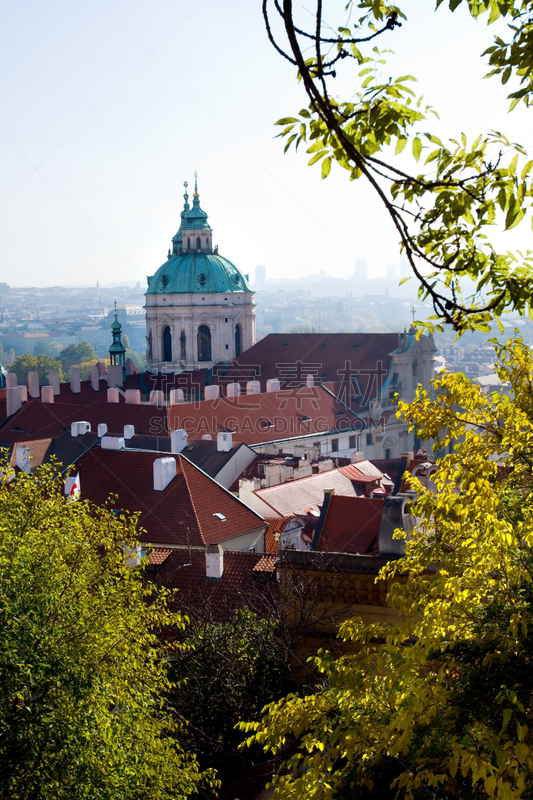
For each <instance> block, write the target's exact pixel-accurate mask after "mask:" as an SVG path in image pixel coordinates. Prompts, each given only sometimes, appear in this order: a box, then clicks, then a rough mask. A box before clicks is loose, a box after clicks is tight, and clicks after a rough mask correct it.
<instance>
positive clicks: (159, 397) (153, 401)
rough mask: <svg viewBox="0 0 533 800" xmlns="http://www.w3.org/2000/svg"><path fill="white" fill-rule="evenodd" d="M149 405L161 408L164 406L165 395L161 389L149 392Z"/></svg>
mask: <svg viewBox="0 0 533 800" xmlns="http://www.w3.org/2000/svg"><path fill="white" fill-rule="evenodd" d="M150 405H151V406H157V407H158V408H163V407H164V405H165V393H164V392H163V391H162V390H161V389H153V390H152V391H151V392H150Z"/></svg>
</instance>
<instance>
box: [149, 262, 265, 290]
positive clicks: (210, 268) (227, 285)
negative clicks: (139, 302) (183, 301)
mask: <svg viewBox="0 0 533 800" xmlns="http://www.w3.org/2000/svg"><path fill="white" fill-rule="evenodd" d="M249 291H250V289H249V288H248V284H247V282H246V278H245V277H244V275H242V274H241V273H240V272H239V270H238V269H237V267H236V266H235V264H232V263H231V261H228V259H227V258H224V257H223V256H219V255H218V254H215V253H213V254H211V253H180V254H179V255H176V256H173V257H171V258H170V259H169V260H168V261H167V262H166V263H165V264H163V265H162V266H161V267H159V269H158V270H157V272H156V273H155V275H152V277H151V278H148V291H147V293H146V294H190V293H202V292H203V293H211V292H249Z"/></svg>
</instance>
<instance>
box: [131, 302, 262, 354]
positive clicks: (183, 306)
mask: <svg viewBox="0 0 533 800" xmlns="http://www.w3.org/2000/svg"><path fill="white" fill-rule="evenodd" d="M166 325H168V326H169V328H170V331H171V335H172V362H163V330H164V328H165V326H166ZM201 325H207V327H208V328H209V330H210V331H211V361H199V360H198V344H197V342H198V328H199V327H200V326H201ZM236 325H240V326H241V352H244V351H245V350H248V348H250V347H251V346H252V345H253V344H255V305H254V295H253V293H252V292H226V293H222V292H220V293H206V294H205V295H203V294H200V293H191V294H168V295H162V294H154V295H150V294H149V295H146V334H147V337H149V336H150V334H151V338H152V354H151V358H150V353H149V348H148V347H147V357H148V366H149V368H155V369H159V368H161V367H163V366H166V367H167V368H168V367H170V368H172V367H176V369H201V368H202V367H207V368H209V367H212V366H213V365H214V364H216V363H217V362H221V361H232V360H233V359H234V358H235V326H236ZM182 329H183V330H184V331H185V336H186V358H185V360H183V359H182V358H181V342H180V335H181V331H182Z"/></svg>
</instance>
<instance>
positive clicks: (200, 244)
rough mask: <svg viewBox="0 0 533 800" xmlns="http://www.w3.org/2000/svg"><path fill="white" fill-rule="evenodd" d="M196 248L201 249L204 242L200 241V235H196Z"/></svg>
mask: <svg viewBox="0 0 533 800" xmlns="http://www.w3.org/2000/svg"><path fill="white" fill-rule="evenodd" d="M196 249H197V250H201V249H202V243H201V241H200V237H199V236H197V237H196Z"/></svg>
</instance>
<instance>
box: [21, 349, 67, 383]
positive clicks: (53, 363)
mask: <svg viewBox="0 0 533 800" xmlns="http://www.w3.org/2000/svg"><path fill="white" fill-rule="evenodd" d="M51 369H57V370H59V380H60V381H62V380H63V377H64V376H63V370H62V367H61V361H58V360H57V358H51V357H50V356H46V355H40V356H34V355H31V354H30V353H25V354H24V355H22V356H17V357H16V358H14V359H13V361H12V362H11V364H9V366H8V370H9V372H14V373H15V374H16V376H17V378H18V380H19V381H20V382H21V383H25V382H26V381H27V379H28V372H30V371H35V370H36V371H37V372H38V373H39V380H40V382H41V383H48V373H49V371H50V370H51Z"/></svg>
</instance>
